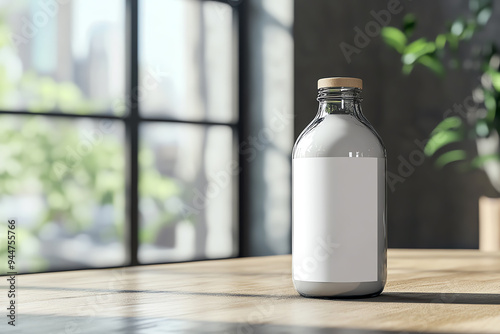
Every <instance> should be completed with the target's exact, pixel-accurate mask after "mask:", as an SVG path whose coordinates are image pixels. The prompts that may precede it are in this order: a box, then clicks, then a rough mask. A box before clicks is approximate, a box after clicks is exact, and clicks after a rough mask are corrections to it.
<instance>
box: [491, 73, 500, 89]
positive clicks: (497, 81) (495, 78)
mask: <svg viewBox="0 0 500 334" xmlns="http://www.w3.org/2000/svg"><path fill="white" fill-rule="evenodd" d="M490 77H491V83H492V84H493V87H494V88H495V90H496V91H497V92H500V72H496V71H491V72H490Z"/></svg>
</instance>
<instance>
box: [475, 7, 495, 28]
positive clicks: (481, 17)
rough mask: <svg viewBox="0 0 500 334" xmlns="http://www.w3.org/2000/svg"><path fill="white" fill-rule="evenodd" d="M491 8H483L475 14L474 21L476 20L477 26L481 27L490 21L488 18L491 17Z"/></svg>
mask: <svg viewBox="0 0 500 334" xmlns="http://www.w3.org/2000/svg"><path fill="white" fill-rule="evenodd" d="M491 13H492V11H491V7H486V8H483V9H482V10H481V11H480V12H479V13H478V14H477V17H476V20H477V23H478V24H479V25H482V26H484V25H485V24H486V23H488V21H489V20H490V17H491Z"/></svg>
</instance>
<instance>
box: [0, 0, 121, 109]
mask: <svg viewBox="0 0 500 334" xmlns="http://www.w3.org/2000/svg"><path fill="white" fill-rule="evenodd" d="M0 14H1V15H2V18H1V19H0V60H1V61H0V73H3V74H2V75H0V87H1V89H0V109H8V110H29V111H33V112H36V111H44V112H52V111H59V112H72V113H80V114H95V113H106V114H110V113H113V114H122V113H123V112H124V107H123V103H122V101H123V98H124V89H125V84H124V82H125V72H124V69H125V52H124V51H125V48H124V41H125V35H124V28H125V6H124V0H106V1H102V0H65V1H29V0H6V1H2V2H0Z"/></svg>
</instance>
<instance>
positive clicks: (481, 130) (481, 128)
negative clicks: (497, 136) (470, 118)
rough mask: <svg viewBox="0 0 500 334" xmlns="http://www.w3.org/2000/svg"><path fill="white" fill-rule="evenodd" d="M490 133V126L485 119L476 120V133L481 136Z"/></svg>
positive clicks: (486, 135) (483, 136)
mask: <svg viewBox="0 0 500 334" xmlns="http://www.w3.org/2000/svg"><path fill="white" fill-rule="evenodd" d="M489 134H490V126H489V124H488V122H486V121H485V120H484V119H478V120H477V121H476V135H477V136H478V137H480V138H485V137H488V136H489Z"/></svg>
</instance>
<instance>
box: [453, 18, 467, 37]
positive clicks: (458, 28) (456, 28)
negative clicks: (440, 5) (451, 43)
mask: <svg viewBox="0 0 500 334" xmlns="http://www.w3.org/2000/svg"><path fill="white" fill-rule="evenodd" d="M464 30H465V21H464V20H463V19H457V20H455V22H453V23H452V25H451V28H450V32H451V33H452V34H453V35H455V36H457V37H459V36H461V35H462V33H463V32H464Z"/></svg>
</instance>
